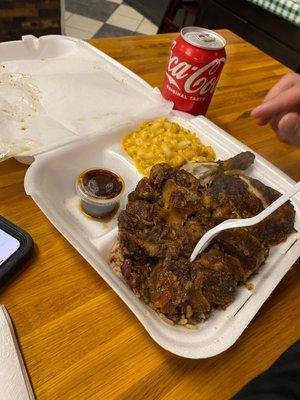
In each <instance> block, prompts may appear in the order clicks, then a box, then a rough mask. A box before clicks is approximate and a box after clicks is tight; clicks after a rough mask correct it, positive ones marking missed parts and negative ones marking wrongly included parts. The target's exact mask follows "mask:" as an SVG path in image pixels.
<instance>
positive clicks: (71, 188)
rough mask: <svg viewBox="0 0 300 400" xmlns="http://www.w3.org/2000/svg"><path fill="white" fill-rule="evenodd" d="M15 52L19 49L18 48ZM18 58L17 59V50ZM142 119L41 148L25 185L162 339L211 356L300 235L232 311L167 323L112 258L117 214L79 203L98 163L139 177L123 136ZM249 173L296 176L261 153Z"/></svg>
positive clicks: (218, 142)
mask: <svg viewBox="0 0 300 400" xmlns="http://www.w3.org/2000/svg"><path fill="white" fill-rule="evenodd" d="M50 38H51V37H50ZM44 40H46V39H44ZM49 40H50V39H49ZM64 40H72V41H74V40H75V41H76V39H69V38H65V39H62V38H60V37H57V36H56V37H52V44H51V46H52V47H51V46H50V47H51V48H52V49H54V50H55V51H56V52H57V49H60V54H64V51H63V49H64V44H63V41H64ZM15 46H16V47H18V46H21V43H17V44H16V42H15ZM80 46H82V48H83V49H84V50H85V51H86V48H87V47H90V46H89V45H85V44H84V43H83V42H82V43H80ZM85 46H87V47H85ZM20 50H22V49H21V48H20ZM23 50H24V49H23ZM10 51H11V52H12V53H13V50H10ZM55 51H54V52H55ZM92 51H93V52H98V53H99V58H102V59H103V62H105V63H111V64H112V65H113V66H114V68H115V69H118V72H119V74H120V75H123V76H124V77H125V78H126V79H127V80H129V79H130V80H131V83H134V82H135V83H136V84H137V85H142V86H143V87H144V88H145V96H147V95H148V94H149V96H150V95H151V93H152V88H151V87H150V86H149V85H147V84H146V83H145V82H143V81H142V80H141V79H140V78H139V77H136V76H135V75H134V74H133V73H132V72H129V71H128V70H127V69H126V68H124V67H123V66H121V65H120V64H118V63H116V61H114V60H112V59H110V58H109V57H107V56H106V55H103V53H101V52H99V51H98V50H96V49H94V48H93V49H92ZM0 54H1V52H0ZM12 56H13V54H12ZM58 56H60V55H58ZM15 57H16V58H17V54H16V53H15ZM147 93H148V94H147ZM178 115H179V116H178ZM129 117H130V116H129ZM169 118H170V119H171V120H173V121H176V122H178V123H179V124H180V125H182V126H184V127H187V128H189V129H191V130H192V131H194V132H196V134H197V135H199V137H200V138H201V140H202V141H203V142H204V143H205V144H210V145H212V146H213V148H214V149H215V151H216V153H217V158H219V159H226V158H228V157H231V156H233V155H235V154H237V153H239V152H241V151H245V150H250V149H249V148H247V147H246V146H245V145H243V144H242V143H240V142H239V141H237V140H236V139H234V138H233V137H232V136H230V135H229V134H228V133H226V132H225V131H223V130H222V129H220V128H219V127H217V126H216V125H215V124H213V123H212V122H211V121H209V120H208V119H206V118H205V117H197V118H191V117H190V116H185V115H184V114H176V113H170V115H169ZM143 119H144V116H141V117H140V118H136V117H135V118H128V116H126V118H124V121H123V122H121V121H120V119H119V120H118V121H117V123H116V124H112V126H111V128H110V129H106V130H105V132H103V131H101V129H99V132H98V133H97V134H96V135H93V136H90V137H87V138H85V139H84V140H79V141H78V140H77V141H76V142H74V141H73V142H72V143H69V144H64V145H62V146H60V147H56V148H52V149H48V150H47V151H43V152H42V153H39V154H35V160H34V162H33V163H32V165H31V166H30V167H29V169H28V171H27V173H26V176H25V190H26V193H27V194H28V195H30V196H31V197H32V199H33V200H34V201H35V202H36V204H37V205H38V206H39V208H40V209H41V210H42V211H43V213H44V214H45V215H46V216H47V218H48V219H49V220H50V221H51V223H52V224H53V225H54V226H55V227H56V228H57V229H58V230H59V231H60V232H61V233H62V234H63V235H64V237H65V238H66V239H67V240H68V241H69V242H70V243H71V244H72V245H73V246H74V248H75V249H76V250H77V251H78V252H79V253H80V254H81V255H82V256H83V257H84V258H85V259H86V260H87V261H88V262H89V263H90V265H91V266H92V267H93V268H94V269H95V270H96V271H97V272H98V274H99V275H100V276H101V277H102V278H103V279H104V280H105V281H106V282H107V283H108V284H109V285H110V286H111V287H112V289H113V290H114V291H115V292H116V293H117V294H118V295H119V296H120V297H121V299H122V300H123V301H124V302H125V303H126V304H127V305H128V307H129V308H130V309H131V310H132V312H133V313H134V314H135V316H136V317H137V318H138V319H139V321H140V322H141V323H142V325H143V326H144V328H145V329H146V330H147V332H148V333H149V334H150V336H151V337H152V338H153V339H154V340H155V341H156V342H157V343H158V344H159V345H160V346H162V347H163V348H165V349H166V350H168V351H170V352H172V353H174V354H177V355H179V356H182V357H188V358H206V357H211V356H214V355H217V354H219V353H221V352H223V351H225V350H226V349H228V348H229V347H230V346H231V345H233V343H234V342H235V341H236V340H237V339H238V338H239V336H240V335H241V334H242V333H243V331H244V330H245V328H246V327H247V325H248V324H249V323H250V321H251V320H252V318H253V317H254V315H255V314H256V313H257V311H258V310H259V309H260V307H261V306H262V304H263V303H264V302H265V301H266V299H267V298H268V296H269V295H270V294H271V292H272V291H273V290H274V289H275V287H276V286H277V284H278V283H279V282H280V280H281V279H282V278H283V276H284V275H285V274H286V273H287V271H288V270H289V269H290V268H291V266H292V265H293V264H294V262H295V261H296V260H297V258H298V257H299V256H300V239H299V235H298V233H295V234H293V235H291V236H290V237H289V238H288V240H287V241H286V242H285V243H283V244H280V245H278V246H276V247H273V248H272V249H271V251H270V255H269V257H268V259H267V261H266V263H265V265H264V266H262V267H261V269H260V271H259V273H258V274H257V275H255V276H253V277H251V278H250V281H251V283H253V285H254V290H252V291H249V290H248V289H247V288H246V287H245V286H241V287H239V289H238V292H237V296H236V299H235V301H234V302H233V303H232V304H231V305H230V306H229V307H227V309H226V310H216V311H214V312H213V313H212V314H211V316H210V318H209V319H208V320H207V321H206V322H203V323H200V324H198V326H197V328H196V329H195V330H189V329H187V328H185V327H182V326H172V325H168V324H167V323H165V322H164V321H163V320H162V319H161V318H160V317H159V316H158V315H157V314H156V313H155V312H154V311H153V310H151V309H150V308H149V307H148V306H146V305H145V304H144V303H143V302H142V301H140V300H139V299H138V298H136V297H135V296H134V295H133V293H132V291H131V290H130V288H129V287H128V286H127V285H126V283H125V282H124V281H123V280H122V278H120V277H118V276H117V275H116V274H115V272H114V271H113V270H112V269H111V267H110V266H109V264H108V254H109V251H110V249H111V247H112V245H113V244H114V243H115V242H116V240H117V220H116V219H114V220H112V221H111V222H109V223H107V224H99V222H97V221H93V220H91V219H90V218H87V217H85V216H84V215H83V214H82V213H81V212H80V210H79V199H78V198H77V196H76V191H75V185H74V183H75V180H76V177H77V176H78V175H79V174H80V172H82V171H83V170H84V169H87V168H91V167H96V166H100V167H107V168H111V169H113V170H114V171H116V172H117V173H119V174H121V175H122V176H123V178H124V180H125V183H126V193H129V192H130V191H132V190H133V189H134V188H135V185H136V184H137V182H138V181H139V179H140V178H141V176H140V175H139V174H138V172H137V170H136V169H135V167H134V166H133V164H132V163H131V161H130V159H129V158H128V157H127V156H126V154H125V153H124V152H123V150H122V148H121V145H120V144H121V140H122V138H123V137H124V135H125V134H127V133H128V132H129V131H131V130H132V129H135V128H137V127H138V126H139V123H140V122H141V121H142V120H143ZM100 128H101V127H100ZM248 172H249V175H251V176H253V177H255V178H258V179H260V180H261V181H262V182H264V183H265V184H267V185H269V186H272V187H274V188H275V189H277V190H279V191H281V192H283V191H285V190H287V189H288V188H290V187H291V186H292V185H293V184H294V183H295V182H294V181H293V180H291V179H290V178H289V177H288V176H287V175H285V174H284V173H283V172H281V171H280V170H279V169H277V168H276V167H274V166H273V165H272V164H270V163H269V162H267V161H266V160H264V159H263V158H262V157H260V156H259V155H257V154H256V159H255V162H254V165H253V166H252V167H251V168H250V169H249V171H248ZM125 201H126V199H124V201H123V203H122V204H121V207H120V209H122V208H123V207H124V202H125ZM293 204H294V206H295V208H296V222H295V228H296V229H297V230H298V231H299V230H300V196H299V195H298V196H295V197H294V199H293Z"/></svg>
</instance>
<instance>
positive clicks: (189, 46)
mask: <svg viewBox="0 0 300 400" xmlns="http://www.w3.org/2000/svg"><path fill="white" fill-rule="evenodd" d="M225 45H226V41H225V39H224V38H223V37H222V36H221V35H219V34H218V33H216V32H214V31H211V30H209V29H204V28H199V27H196V26H190V27H186V28H183V29H182V30H181V32H180V36H178V38H177V39H176V40H175V41H174V43H173V45H172V49H171V56H170V60H169V64H168V67H167V71H166V75H165V78H164V82H163V88H162V90H161V92H162V95H163V97H164V98H165V99H167V100H171V101H172V102H173V103H174V109H175V110H180V111H185V112H187V113H190V114H193V115H205V114H206V112H207V109H208V106H209V103H210V101H211V99H212V96H213V94H214V91H215V88H216V85H217V83H218V80H219V77H220V74H221V71H222V69H223V66H224V63H225V61H226V52H225Z"/></svg>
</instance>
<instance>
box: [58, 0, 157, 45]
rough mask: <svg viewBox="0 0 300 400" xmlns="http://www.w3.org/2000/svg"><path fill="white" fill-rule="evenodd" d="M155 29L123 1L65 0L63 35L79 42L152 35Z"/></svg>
mask: <svg viewBox="0 0 300 400" xmlns="http://www.w3.org/2000/svg"><path fill="white" fill-rule="evenodd" d="M156 32H157V26H156V25H154V24H153V23H152V22H150V21H149V20H148V19H147V18H145V17H144V16H143V15H142V14H140V13H139V12H137V11H136V10H135V9H134V8H132V7H130V6H128V5H126V4H124V3H123V0H66V10H65V33H66V35H68V36H73V37H77V38H80V39H88V38H92V37H95V38H97V37H113V36H131V35H141V34H144V35H153V34H155V33H156Z"/></svg>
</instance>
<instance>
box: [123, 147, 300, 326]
mask: <svg viewBox="0 0 300 400" xmlns="http://www.w3.org/2000/svg"><path fill="white" fill-rule="evenodd" d="M253 161H254V155H253V154H252V153H250V152H245V153H241V154H238V155H237V156H235V157H233V158H231V159H229V160H225V161H218V162H208V163H198V164H197V165H196V164H195V163H193V165H187V166H185V167H184V169H177V168H172V167H171V166H169V165H168V164H157V165H155V166H154V167H153V168H152V169H151V171H150V175H149V178H143V179H142V180H141V181H140V182H139V183H138V185H137V187H136V189H135V190H134V191H133V192H132V193H130V194H129V196H128V203H127V206H126V209H125V210H124V211H122V212H121V213H120V216H119V224H118V228H119V238H118V244H119V251H120V254H121V260H122V261H121V266H120V271H121V273H122V276H123V278H124V279H125V281H126V282H127V283H128V285H129V286H130V287H131V289H132V290H133V292H134V293H135V294H136V295H137V296H138V297H139V298H141V299H142V300H143V301H144V302H146V303H147V304H148V305H150V306H151V307H152V308H154V309H155V310H157V311H158V312H159V313H160V314H162V315H164V316H165V317H166V318H168V320H170V321H173V322H174V323H179V324H186V323H192V324H195V323H198V322H199V321H201V320H203V319H206V318H207V317H208V316H209V314H210V312H211V311H212V310H213V309H214V308H216V307H220V308H226V307H227V306H228V305H229V304H230V303H231V302H232V301H233V300H234V298H235V293H236V290H237V287H238V285H240V284H242V283H245V282H246V280H247V279H248V277H249V276H251V274H254V273H257V272H258V270H259V268H260V267H261V265H262V264H263V263H264V262H265V260H266V258H267V256H268V253H269V249H270V247H271V246H273V245H276V244H278V243H280V242H281V241H283V240H285V239H286V238H287V236H288V235H289V234H290V233H291V232H293V229H294V228H293V226H294V219H295V211H294V208H293V206H292V204H291V203H290V202H288V203H286V204H284V205H283V206H282V207H280V208H279V209H278V210H277V211H276V212H274V213H273V214H272V215H270V216H269V217H268V218H267V219H266V220H264V221H263V222H261V223H260V224H258V225H256V226H254V227H249V228H239V229H231V230H227V231H223V232H221V233H220V234H219V235H218V236H217V237H216V238H215V239H214V241H213V242H212V243H211V245H210V246H209V247H208V248H207V249H206V250H205V251H204V252H203V253H201V254H200V255H198V257H197V258H196V260H195V261H194V262H193V263H191V262H190V261H189V258H190V255H191V253H192V251H193V249H194V247H195V245H196V243H197V242H198V240H199V239H200V238H201V237H202V236H203V234H204V233H205V232H206V231H208V230H209V229H211V228H212V227H213V226H215V225H217V224H218V223H220V222H222V221H224V220H226V219H228V218H247V217H252V216H254V215H256V214H258V213H259V212H260V211H262V210H263V209H264V208H266V207H267V206H268V205H269V204H271V203H272V202H273V201H274V200H276V199H277V198H278V197H279V195H280V194H279V193H278V192H277V191H276V190H274V189H272V188H270V187H267V186H266V185H264V184H263V183H262V182H260V181H258V180H255V179H252V178H249V177H247V176H246V175H245V174H244V173H243V172H242V171H243V170H245V169H247V168H248V167H250V166H251V164H252V163H253Z"/></svg>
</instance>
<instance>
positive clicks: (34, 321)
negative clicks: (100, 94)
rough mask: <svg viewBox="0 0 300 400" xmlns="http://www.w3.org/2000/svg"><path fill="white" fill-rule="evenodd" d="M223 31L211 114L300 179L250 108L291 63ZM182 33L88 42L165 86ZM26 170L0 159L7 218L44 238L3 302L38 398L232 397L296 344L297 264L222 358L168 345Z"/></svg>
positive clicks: (290, 150)
mask: <svg viewBox="0 0 300 400" xmlns="http://www.w3.org/2000/svg"><path fill="white" fill-rule="evenodd" d="M221 33H222V34H223V35H224V36H225V38H226V39H227V42H228V45H227V54H228V62H227V64H226V65H225V67H224V71H223V73H222V76H221V80H220V83H219V85H218V88H217V91H216V93H215V95H214V98H213V101H212V104H211V107H210V110H209V113H208V117H209V118H210V119H212V120H213V121H214V122H215V123H217V124H218V125H220V126H221V127H222V128H224V129H225V130H227V131H228V132H230V133H231V134H232V135H233V136H234V137H236V138H238V139H239V140H241V141H242V142H244V143H246V144H247V145H248V146H250V147H251V148H253V149H254V150H256V151H257V152H258V153H260V154H261V155H262V156H264V157H265V158H266V159H267V160H269V161H271V162H272V163H274V164H275V165H276V166H277V167H279V168H281V169H282V170H283V171H284V172H286V173H287V174H288V175H290V176H291V177H292V178H293V179H295V180H299V179H300V149H297V148H295V147H292V146H289V145H286V144H283V143H280V142H279V141H278V140H277V139H276V137H275V136H274V134H273V132H272V130H271V129H270V128H269V127H268V126H266V127H258V126H257V125H256V123H255V121H253V120H252V119H251V118H250V115H249V114H250V111H251V109H252V108H253V107H255V106H256V105H258V104H259V103H260V101H261V100H262V98H263V96H264V95H265V94H266V92H267V91H268V89H270V88H271V86H272V85H273V84H274V83H275V82H276V81H277V80H278V79H279V78H280V77H281V76H283V75H284V74H285V73H286V72H288V69H287V68H285V67H284V66H282V65H281V64H279V63H278V62H277V61H275V60H273V59H271V58H270V57H268V56H267V55H265V54H264V53H262V52H261V51H259V50H257V49H255V48H254V47H252V46H251V45H250V44H248V43H246V42H245V41H243V40H241V39H240V38H238V37H237V36H235V35H234V34H232V33H230V32H228V31H222V32H221ZM175 36H176V35H174V34H167V35H160V36H158V35H157V36H147V37H146V36H143V37H130V38H116V39H94V40H91V41H90V42H91V43H92V44H93V45H95V46H96V47H98V48H100V49H101V50H103V51H105V52H106V53H108V54H109V55H111V56H112V57H114V58H115V59H117V60H118V61H120V62H121V63H122V64H124V65H126V66H127V67H129V68H130V69H131V70H133V71H134V72H135V73H137V74H138V75H140V76H141V77H142V78H143V79H145V80H146V81H147V82H149V83H150V84H151V85H153V86H160V85H161V83H162V78H163V74H164V71H165V67H166V62H167V59H168V54H169V48H170V45H171V43H172V40H173V39H174V38H175ZM26 169H27V167H26V166H24V165H22V164H19V163H18V162H16V161H15V160H9V161H6V162H3V163H0V188H1V190H0V214H2V215H4V216H5V217H7V218H9V219H11V220H12V221H14V222H15V223H16V224H18V225H20V226H21V227H23V228H24V229H26V230H28V232H29V233H30V234H31V235H32V237H33V239H34V241H35V243H36V254H35V257H34V259H33V260H32V262H31V264H30V266H29V268H28V269H27V270H26V271H24V272H23V273H22V274H21V275H20V276H19V277H18V278H16V279H15V280H14V281H13V282H12V283H11V284H10V285H9V286H8V287H7V288H5V290H4V291H2V292H1V293H0V303H3V304H5V305H6V307H7V309H8V311H9V313H10V315H11V317H12V319H13V321H14V324H15V327H16V331H17V334H18V337H19V341H20V345H21V349H22V352H23V355H24V359H25V362H26V365H27V367H28V371H29V374H30V378H31V380H32V384H33V388H34V390H35V393H36V396H37V398H38V399H41V400H42V399H51V400H52V399H63V400H66V399H80V400H83V399H126V400H128V399H134V400H138V399H146V398H147V399H148V400H151V399H163V400H173V399H176V400H178V399H190V398H195V399H200V398H201V399H218V400H221V399H228V398H229V397H230V396H232V395H233V394H234V393H235V392H236V391H237V390H238V389H240V388H241V387H242V386H243V385H244V384H246V383H247V382H248V381H249V380H250V379H251V378H253V377H254V376H256V375H257V374H259V373H260V372H262V371H263V370H265V369H266V368H268V367H269V366H270V365H271V363H272V362H273V361H274V360H275V359H276V358H277V357H278V356H279V355H280V354H281V353H282V352H283V351H284V350H285V349H286V348H287V347H289V346H290V345H291V344H292V343H293V342H294V341H295V340H296V339H297V337H298V334H299V318H298V319H297V318H296V313H298V310H299V308H300V296H299V285H298V283H297V266H298V268H299V265H300V264H299V261H298V263H297V265H294V267H293V268H292V269H291V270H290V271H289V273H288V274H287V275H286V276H285V278H284V279H283V281H282V282H281V283H280V285H279V287H277V289H276V290H275V291H274V293H273V294H272V296H271V297H270V298H269V299H268V301H267V302H266V303H265V305H264V306H263V307H262V309H261V310H260V311H259V313H258V314H257V316H256V317H255V318H254V320H253V321H252V322H251V324H250V326H249V327H248V328H247V329H246V331H245V332H244V333H243V335H242V336H241V338H240V339H239V340H238V341H237V343H236V344H235V345H234V346H232V348H230V349H229V350H227V351H226V352H225V353H223V354H220V355H218V356H215V357H213V358H210V359H205V360H189V359H183V358H180V357H177V356H175V355H173V354H170V353H168V352H167V351H165V350H163V349H161V348H160V347H159V346H158V345H157V344H156V343H154V341H153V340H152V339H151V338H150V337H149V336H148V334H147V333H146V331H145V330H144V328H143V327H142V326H141V325H140V323H139V322H138V321H137V319H136V318H135V317H134V315H133V314H132V313H131V311H130V310H129V309H128V308H127V307H126V306H125V305H124V304H123V302H122V301H121V300H120V299H119V297H118V296H117V295H116V294H115V293H114V292H113V291H112V290H111V289H110V288H109V287H108V286H107V284H106V283H105V282H104V281H103V280H102V279H101V278H100V277H99V276H98V275H97V274H96V272H95V271H94V270H93V269H92V268H91V267H90V266H89V265H88V264H87V262H85V260H84V259H83V258H82V257H81V256H80V255H79V254H78V253H77V252H76V251H75V250H74V249H73V248H72V247H71V246H70V245H69V244H68V243H67V241H66V240H64V238H63V237H62V236H61V235H60V234H59V233H58V232H57V231H56V230H55V228H54V227H53V226H52V225H51V224H50V222H49V221H48V220H47V219H46V217H45V216H44V215H43V213H42V212H41V211H40V210H39V209H38V208H37V206H36V205H35V204H34V203H33V201H32V200H31V198H30V197H27V196H26V194H25V193H24V189H23V179H24V175H25V172H26ZM297 289H298V291H297ZM298 316H299V313H298ZM0 390H1V389H0Z"/></svg>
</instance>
